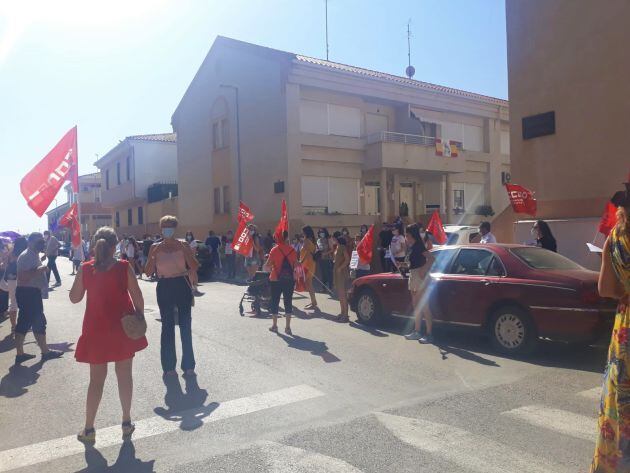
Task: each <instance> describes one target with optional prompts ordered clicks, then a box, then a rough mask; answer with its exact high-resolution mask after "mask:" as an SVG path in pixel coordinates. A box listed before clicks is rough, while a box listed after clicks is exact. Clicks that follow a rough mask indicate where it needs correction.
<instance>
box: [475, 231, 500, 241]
mask: <svg viewBox="0 0 630 473" xmlns="http://www.w3.org/2000/svg"><path fill="white" fill-rule="evenodd" d="M496 242H497V239H496V238H495V236H494V235H493V234H492V233H490V232H488V233H486V234H485V235H483V236H482V237H481V241H480V242H479V243H484V244H485V243H496Z"/></svg>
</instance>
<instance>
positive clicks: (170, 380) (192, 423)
mask: <svg viewBox="0 0 630 473" xmlns="http://www.w3.org/2000/svg"><path fill="white" fill-rule="evenodd" d="M184 379H185V383H186V384H185V388H186V392H184V391H182V386H181V384H180V382H179V376H164V377H163V380H164V385H165V386H166V394H165V395H164V404H166V406H167V409H164V408H163V407H156V408H155V409H153V412H155V413H156V414H157V415H159V416H160V417H163V418H164V419H166V420H171V421H175V422H180V425H179V428H180V429H182V430H195V429H198V428H199V427H201V426H202V425H203V419H204V418H206V417H208V416H209V415H210V414H211V413H212V411H214V410H215V409H216V408H217V407H219V403H218V402H211V403H210V404H208V405H205V402H206V399H208V391H206V390H205V389H201V388H200V387H199V384H197V377H196V376H187V377H186V378H184Z"/></svg>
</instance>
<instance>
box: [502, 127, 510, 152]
mask: <svg viewBox="0 0 630 473" xmlns="http://www.w3.org/2000/svg"><path fill="white" fill-rule="evenodd" d="M501 154H510V132H509V131H501Z"/></svg>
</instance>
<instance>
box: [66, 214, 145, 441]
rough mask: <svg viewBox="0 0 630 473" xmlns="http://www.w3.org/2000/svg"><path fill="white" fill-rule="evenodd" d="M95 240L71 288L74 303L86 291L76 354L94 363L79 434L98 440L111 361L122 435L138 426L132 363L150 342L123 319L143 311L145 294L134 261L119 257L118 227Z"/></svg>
mask: <svg viewBox="0 0 630 473" xmlns="http://www.w3.org/2000/svg"><path fill="white" fill-rule="evenodd" d="M94 242H96V243H95V251H94V259H93V260H91V261H88V262H86V263H83V264H82V265H81V268H80V269H79V272H78V273H77V276H76V278H75V280H74V284H73V285H72V289H71V290H70V301H71V302H72V303H73V304H76V303H78V302H80V301H81V300H82V299H83V296H84V295H85V293H86V292H87V305H86V309H85V316H84V318H83V331H82V333H81V337H80V338H79V341H78V343H77V349H76V352H75V355H74V356H75V358H76V360H77V361H79V362H81V363H89V364H90V385H89V387H88V392H87V402H86V413H85V428H84V429H83V430H82V431H81V432H80V433H79V435H78V437H77V438H78V439H79V440H80V441H82V442H90V443H91V442H94V441H95V439H96V432H95V430H94V419H95V417H96V412H97V410H98V405H99V403H100V402H101V397H102V396H103V385H104V384H105V378H106V377H107V363H109V362H114V363H115V366H116V378H117V379H118V393H119V395H120V404H121V405H122V411H123V413H122V430H123V437H125V438H128V437H130V436H131V434H132V433H133V431H134V430H135V427H134V425H133V424H132V423H131V396H132V391H133V379H132V374H131V371H132V370H131V368H132V361H133V357H134V354H135V353H136V352H137V351H140V350H142V349H144V348H146V346H147V340H146V338H145V337H142V338H140V339H138V340H132V339H131V338H129V337H127V335H126V334H125V332H124V330H123V326H122V323H121V318H122V317H123V316H124V315H127V314H133V313H134V312H135V313H137V314H140V315H141V314H143V312H144V299H143V298H142V292H141V291H140V287H139V286H138V281H137V280H136V276H135V273H134V270H133V268H132V267H131V265H130V264H129V262H127V261H116V259H115V258H114V253H115V251H116V244H117V243H118V237H117V236H116V232H115V231H114V229H112V228H109V227H102V228H99V229H98V230H97V232H96V234H95V235H94Z"/></svg>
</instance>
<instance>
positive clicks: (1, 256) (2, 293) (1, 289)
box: [0, 239, 10, 317]
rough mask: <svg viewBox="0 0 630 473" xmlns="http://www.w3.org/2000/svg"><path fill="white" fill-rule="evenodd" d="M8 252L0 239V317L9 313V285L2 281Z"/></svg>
mask: <svg viewBox="0 0 630 473" xmlns="http://www.w3.org/2000/svg"><path fill="white" fill-rule="evenodd" d="M9 255H10V251H9V248H8V247H7V245H6V244H5V242H4V241H3V240H2V239H0V317H4V316H6V315H7V312H8V311H9V285H8V283H7V282H6V280H5V279H4V274H5V272H6V269H7V264H8V260H9Z"/></svg>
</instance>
